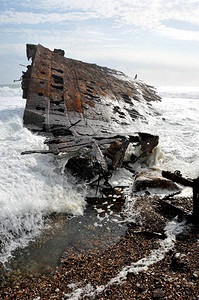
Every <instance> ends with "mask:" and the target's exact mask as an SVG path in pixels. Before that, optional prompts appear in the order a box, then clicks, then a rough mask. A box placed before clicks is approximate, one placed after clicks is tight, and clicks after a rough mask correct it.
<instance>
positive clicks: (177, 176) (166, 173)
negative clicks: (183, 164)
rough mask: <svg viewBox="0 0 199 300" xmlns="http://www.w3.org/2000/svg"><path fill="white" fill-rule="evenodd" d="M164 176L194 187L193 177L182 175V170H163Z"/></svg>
mask: <svg viewBox="0 0 199 300" xmlns="http://www.w3.org/2000/svg"><path fill="white" fill-rule="evenodd" d="M162 176H163V177H165V178H167V179H171V180H172V181H175V182H177V183H180V184H182V185H184V186H191V187H193V180H192V179H188V178H184V177H182V176H181V175H180V172H178V171H177V172H174V173H171V172H169V171H162Z"/></svg>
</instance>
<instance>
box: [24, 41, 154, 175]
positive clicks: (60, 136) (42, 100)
mask: <svg viewBox="0 0 199 300" xmlns="http://www.w3.org/2000/svg"><path fill="white" fill-rule="evenodd" d="M63 55H64V51H63V50H60V49H57V50H56V49H55V50H54V51H51V50H49V49H47V48H44V47H43V46H41V45H37V46H36V45H30V44H29V45H27V57H28V59H30V58H32V64H31V65H29V66H28V67H27V71H26V72H24V73H23V76H22V89H23V98H26V99H27V103H26V108H25V111H24V117H23V121H24V126H26V127H27V128H28V129H30V130H32V131H34V132H38V133H40V134H43V135H45V136H46V137H47V140H46V142H45V143H46V144H47V145H48V147H49V150H47V151H39V152H40V153H53V154H59V153H63V152H71V153H75V154H74V155H73V157H74V158H75V162H76V163H77V165H78V161H79V166H78V167H77V168H79V169H82V168H83V166H85V168H86V166H88V165H89V163H90V164H91V162H92V163H93V164H94V165H95V168H94V169H96V170H97V171H96V172H100V170H101V171H102V172H104V173H107V172H108V173H110V169H112V170H113V169H116V168H117V167H119V166H121V164H122V162H123V158H124V155H125V151H126V149H127V147H128V145H129V143H131V142H135V143H137V144H138V143H140V145H141V148H142V150H143V152H144V151H145V152H147V153H148V152H150V151H151V149H152V148H154V147H155V146H156V145H157V143H158V137H155V138H153V136H151V137H152V138H151V140H150V142H148V140H147V143H146V142H144V141H145V140H146V136H142V135H141V134H140V135H136V136H134V135H131V134H129V132H127V131H125V128H127V127H128V126H129V125H131V124H132V122H133V121H134V120H135V119H136V118H138V117H142V118H144V116H143V115H141V114H140V112H139V111H138V110H136V109H135V107H136V105H135V104H137V103H138V102H140V101H141V102H143V103H145V104H147V103H149V102H150V101H154V100H156V101H157V100H160V97H159V96H158V95H157V94H156V92H155V90H154V89H153V88H152V87H150V86H148V85H146V84H144V83H142V82H137V81H135V80H134V81H133V80H132V81H130V80H128V79H127V77H125V75H124V74H123V73H122V72H119V71H116V70H112V69H108V68H106V67H100V66H97V65H95V64H88V63H84V62H81V61H77V60H73V59H69V58H65V57H64V56H63ZM120 129H122V130H120ZM120 131H121V132H122V133H121V132H120ZM124 132H125V133H124ZM127 135H128V137H127ZM147 147H148V148H147ZM113 149H114V151H112V150H113ZM111 151H112V153H111ZM32 152H38V151H32V150H31V151H26V152H24V153H23V154H27V153H32ZM82 157H83V158H84V164H83V165H82V163H83V160H82ZM110 161H111V163H110ZM96 164H97V166H98V167H96ZM69 165H72V166H73V165H74V159H73V163H72V164H70V163H69ZM79 173H80V172H79ZM88 173H89V172H87V174H88ZM85 177H87V176H85Z"/></svg>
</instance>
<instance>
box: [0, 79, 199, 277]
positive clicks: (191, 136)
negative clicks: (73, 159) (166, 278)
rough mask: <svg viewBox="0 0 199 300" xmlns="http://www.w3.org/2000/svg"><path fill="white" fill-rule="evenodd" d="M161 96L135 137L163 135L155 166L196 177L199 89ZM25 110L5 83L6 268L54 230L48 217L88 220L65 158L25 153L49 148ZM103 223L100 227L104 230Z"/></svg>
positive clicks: (1, 218) (1, 231) (0, 225)
mask: <svg viewBox="0 0 199 300" xmlns="http://www.w3.org/2000/svg"><path fill="white" fill-rule="evenodd" d="M157 92H158V94H159V95H160V96H161V97H162V101H160V102H154V103H151V104H152V106H153V108H154V110H155V111H156V113H154V114H151V115H150V116H147V121H146V120H145V121H144V120H136V121H135V123H134V124H133V125H132V133H133V132H140V131H141V132H148V133H151V134H155V135H159V138H160V141H159V147H158V150H157V151H156V156H155V159H154V162H153V167H155V168H157V169H163V170H168V171H172V172H174V171H175V170H180V172H181V173H182V175H183V176H184V177H188V178H192V179H194V178H197V177H198V176H199V151H198V149H199V119H198V116H199V87H175V86H164V87H158V88H157ZM24 107H25V100H24V99H22V91H21V88H20V86H19V85H17V84H16V85H0V161H1V171H0V263H1V264H5V263H6V262H7V261H9V260H10V259H11V258H13V257H14V255H15V251H16V250H17V249H26V247H28V245H29V244H30V243H33V242H34V241H36V240H37V239H39V237H40V236H41V235H42V234H43V232H44V231H48V230H49V228H50V227H51V226H52V220H51V222H48V221H47V220H48V216H49V215H52V214H54V215H56V214H66V215H70V216H71V217H72V218H78V217H79V216H84V214H85V210H86V207H87V202H86V201H85V195H86V190H87V187H86V186H85V185H82V184H77V182H73V181H72V179H71V178H69V176H67V174H64V167H65V164H66V161H67V158H66V157H64V156H62V157H61V158H60V157H55V156H53V155H50V154H49V155H42V154H32V155H23V156H22V155H21V152H23V151H26V150H32V149H34V150H41V149H45V145H44V143H43V142H44V140H45V138H44V137H41V136H38V135H36V134H33V133H31V132H30V131H29V130H28V129H26V128H24V126H23V120H22V118H23V112H24ZM150 167H151V166H150ZM122 172H123V173H122ZM125 172H126V171H121V170H120V171H118V177H117V176H116V177H115V178H114V181H115V183H116V184H117V183H119V184H120V183H121V181H125V180H126V181H127V182H128V179H129V178H128V177H130V174H129V173H128V172H126V173H125ZM122 174H123V175H122ZM125 176H126V177H125ZM129 201H130V200H129ZM131 208H132V207H131V205H129V206H128V197H127V198H126V204H125V209H126V218H128V217H129V216H130V215H131V213H130V211H129V213H128V209H129V210H130V209H131ZM98 221H99V222H100V218H98ZM99 222H98V224H95V226H100V223H99ZM101 222H103V219H102V220H101ZM116 222H117V220H116ZM174 227H175V226H174ZM175 228H177V227H175ZM172 232H173V231H172ZM55 234H56V233H55ZM172 234H173V233H172ZM134 267H136V266H134ZM115 280H116V279H115Z"/></svg>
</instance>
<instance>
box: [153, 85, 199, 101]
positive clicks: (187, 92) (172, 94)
mask: <svg viewBox="0 0 199 300" xmlns="http://www.w3.org/2000/svg"><path fill="white" fill-rule="evenodd" d="M157 91H158V93H159V95H160V96H161V97H162V98H183V99H199V87H191V86H190V87H176V86H162V87H159V88H158V89H157Z"/></svg>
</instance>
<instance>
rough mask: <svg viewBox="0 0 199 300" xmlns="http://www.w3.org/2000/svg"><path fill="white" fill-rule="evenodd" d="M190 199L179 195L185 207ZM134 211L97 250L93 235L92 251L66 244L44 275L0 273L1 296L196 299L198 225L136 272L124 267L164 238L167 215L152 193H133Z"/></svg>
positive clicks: (198, 295)
mask: <svg viewBox="0 0 199 300" xmlns="http://www.w3.org/2000/svg"><path fill="white" fill-rule="evenodd" d="M190 203H191V202H190V199H181V200H180V205H181V206H182V207H184V208H186V209H187V210H190V209H191V206H190ZM134 210H137V211H139V214H138V215H137V217H136V222H133V223H129V224H128V229H127V231H126V233H125V234H124V235H123V236H122V237H121V238H120V240H119V241H118V242H116V243H115V245H113V246H111V247H110V248H108V249H106V250H104V251H102V252H99V250H98V249H97V248H98V243H100V241H98V240H96V241H95V242H94V243H95V246H96V250H91V251H88V252H87V253H85V252H79V251H75V249H73V251H71V249H70V248H66V249H65V251H64V253H63V256H62V257H61V259H60V263H59V265H58V266H57V268H56V270H55V271H54V272H52V273H50V274H43V275H41V276H39V277H34V276H33V275H32V274H30V275H26V276H23V275H22V274H20V273H19V274H18V276H17V277H16V276H7V278H0V285H1V289H0V296H1V299H37V300H39V299H199V226H190V225H189V226H185V230H184V231H183V232H181V233H179V234H178V235H177V236H176V240H175V241H174V246H173V247H171V249H169V248H168V251H165V253H164V255H163V257H162V259H161V260H160V261H157V262H156V263H154V264H152V265H149V266H148V267H146V268H143V266H140V267H141V269H140V270H138V271H135V270H134V271H133V269H130V268H129V269H128V268H126V269H124V268H125V267H126V266H130V265H132V264H133V263H134V265H135V264H136V262H137V261H141V259H142V258H146V257H149V256H150V254H151V253H153V251H155V250H158V249H159V248H160V243H161V242H164V241H165V239H166V236H165V231H164V228H165V224H166V223H167V222H168V218H166V217H165V216H164V215H163V213H162V211H161V207H160V204H159V202H158V197H151V196H147V195H145V196H136V203H135V206H134ZM133 213H134V212H133V211H132V214H133ZM121 270H126V272H125V276H122V275H121V273H120V272H121ZM118 274H120V275H121V276H119V277H118ZM123 274H124V273H123Z"/></svg>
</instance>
